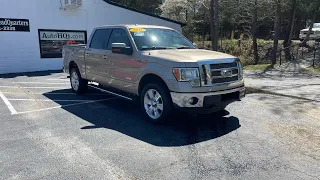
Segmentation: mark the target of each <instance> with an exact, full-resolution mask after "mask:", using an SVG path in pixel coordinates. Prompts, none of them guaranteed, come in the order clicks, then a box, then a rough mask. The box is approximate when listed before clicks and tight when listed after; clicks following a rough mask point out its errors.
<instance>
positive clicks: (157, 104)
mask: <svg viewBox="0 0 320 180" xmlns="http://www.w3.org/2000/svg"><path fill="white" fill-rule="evenodd" d="M140 100H141V109H142V111H143V112H144V114H145V115H146V116H147V117H148V119H149V120H150V121H151V122H153V123H156V124H159V123H163V122H165V121H166V120H167V119H168V118H170V116H171V115H172V112H173V105H172V100H171V95H170V92H169V90H168V89H167V88H166V87H165V86H164V85H159V84H148V85H146V86H145V87H144V88H143V90H142V93H141V96H140Z"/></svg>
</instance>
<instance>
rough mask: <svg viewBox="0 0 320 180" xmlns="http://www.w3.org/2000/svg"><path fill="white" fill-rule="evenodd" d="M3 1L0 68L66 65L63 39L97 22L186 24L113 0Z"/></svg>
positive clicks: (71, 39)
mask: <svg viewBox="0 0 320 180" xmlns="http://www.w3.org/2000/svg"><path fill="white" fill-rule="evenodd" d="M0 1H1V3H0V4H1V5H0V74H3V73H14V72H29V71H43V70H58V69H62V58H61V48H62V46H63V44H65V43H67V41H68V43H75V42H76V43H85V41H86V39H87V38H88V37H89V36H90V34H91V31H92V30H93V28H94V27H96V26H101V25H114V24H150V25H161V26H168V27H171V28H174V29H176V30H178V31H181V25H182V24H181V23H179V22H176V21H172V20H169V19H166V18H163V17H159V16H155V15H151V14H148V13H144V12H141V11H137V10H134V9H131V8H127V7H124V6H121V5H118V4H115V3H113V2H111V1H110V0H0ZM66 5H67V6H66Z"/></svg>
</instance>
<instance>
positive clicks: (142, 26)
mask: <svg viewBox="0 0 320 180" xmlns="http://www.w3.org/2000/svg"><path fill="white" fill-rule="evenodd" d="M108 27H109V28H116V27H125V28H128V29H130V28H160V29H172V28H169V27H165V26H155V25H145V24H118V25H105V26H99V27H97V28H108Z"/></svg>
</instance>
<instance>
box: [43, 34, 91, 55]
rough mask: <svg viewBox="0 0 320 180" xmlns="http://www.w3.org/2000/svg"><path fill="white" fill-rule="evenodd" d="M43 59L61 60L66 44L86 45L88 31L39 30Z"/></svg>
mask: <svg viewBox="0 0 320 180" xmlns="http://www.w3.org/2000/svg"><path fill="white" fill-rule="evenodd" d="M38 34H39V43H40V55H41V58H61V57H62V49H63V46H64V45H66V44H86V43H87V31H77V30H49V29H39V30H38Z"/></svg>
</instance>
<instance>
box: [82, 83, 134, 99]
mask: <svg viewBox="0 0 320 180" xmlns="http://www.w3.org/2000/svg"><path fill="white" fill-rule="evenodd" d="M88 86H89V87H92V88H94V89H97V90H99V91H101V92H104V93H108V94H112V95H115V96H118V97H120V98H123V99H126V100H129V101H132V100H133V99H132V98H129V97H126V96H123V95H120V94H117V93H114V92H111V91H108V90H105V89H102V88H99V87H96V86H94V85H88Z"/></svg>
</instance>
